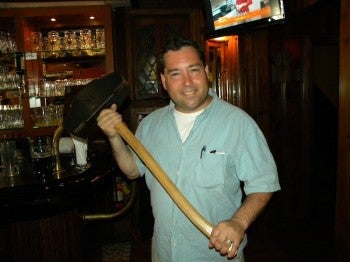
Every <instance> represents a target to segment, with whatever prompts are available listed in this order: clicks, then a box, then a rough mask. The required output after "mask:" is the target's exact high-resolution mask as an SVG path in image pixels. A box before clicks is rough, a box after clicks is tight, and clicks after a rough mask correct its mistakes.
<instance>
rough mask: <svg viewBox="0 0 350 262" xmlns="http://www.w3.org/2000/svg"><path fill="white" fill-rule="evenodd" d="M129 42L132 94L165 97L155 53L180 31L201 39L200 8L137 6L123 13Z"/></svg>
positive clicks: (183, 34) (129, 69)
mask: <svg viewBox="0 0 350 262" xmlns="http://www.w3.org/2000/svg"><path fill="white" fill-rule="evenodd" d="M126 20H127V23H126V29H127V30H126V36H127V42H128V45H127V46H128V47H129V48H128V54H127V59H128V61H130V63H128V72H127V77H128V81H129V83H130V85H131V86H132V88H133V98H134V99H136V100H138V99H146V98H147V99H149V98H157V97H158V98H159V97H166V96H167V94H166V92H165V91H164V90H163V88H162V87H161V83H160V81H159V76H158V72H157V63H156V57H157V53H158V52H159V50H160V48H161V46H162V45H163V44H164V42H165V41H166V40H167V39H168V38H169V37H170V36H172V35H182V36H184V37H189V38H193V39H195V40H197V41H201V37H200V31H201V27H202V24H203V23H201V22H202V19H201V11H200V9H194V8H193V9H191V8H188V9H186V8H183V9H179V10H169V9H138V10H130V11H129V12H127V16H126Z"/></svg>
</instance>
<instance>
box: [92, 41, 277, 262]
mask: <svg viewBox="0 0 350 262" xmlns="http://www.w3.org/2000/svg"><path fill="white" fill-rule="evenodd" d="M157 65H158V70H159V72H160V75H161V81H162V84H163V87H164V88H165V89H166V90H167V91H168V93H169V96H170V98H171V102H170V104H169V105H168V106H166V107H164V108H161V109H159V110H156V111H154V112H152V113H151V114H150V115H148V116H147V117H146V118H144V119H143V120H142V122H141V123H140V125H139V127H138V129H137V131H136V136H137V137H138V138H139V139H140V141H141V142H142V143H143V145H144V146H145V147H146V148H147V150H148V151H149V152H150V153H151V154H152V156H153V157H154V158H155V160H156V161H157V162H158V163H159V164H160V165H161V166H162V168H163V170H164V171H165V172H166V173H167V175H168V176H169V178H170V179H171V180H172V181H173V182H174V183H175V184H176V186H177V187H178V189H179V190H180V191H181V193H182V194H183V195H184V196H185V197H186V198H187V199H188V200H189V202H190V203H191V204H192V205H193V206H194V208H195V209H197V210H198V212H199V213H200V214H201V215H202V216H203V217H204V218H205V219H207V220H208V221H209V222H211V223H212V224H213V225H215V226H214V228H213V230H212V233H211V235H210V239H209V244H208V239H207V238H206V237H205V236H204V235H203V234H202V233H201V232H200V231H199V230H198V229H197V228H196V227H195V226H194V225H193V224H192V223H191V222H190V221H189V220H188V218H187V217H186V216H185V215H184V214H183V213H182V212H181V210H180V209H179V208H178V207H177V206H176V205H175V204H174V202H173V201H172V200H171V199H170V197H169V196H168V195H167V193H166V191H165V190H164V189H163V188H162V186H161V185H160V184H159V183H158V182H157V181H156V180H155V178H154V177H153V176H152V174H151V173H150V172H149V170H148V169H147V167H146V166H145V165H144V164H143V163H142V162H141V161H140V160H139V159H138V158H137V157H136V156H135V154H133V153H132V152H131V150H129V148H128V147H127V146H126V145H125V144H124V143H123V141H122V139H121V137H120V136H119V135H118V133H117V132H116V131H115V130H114V126H115V125H117V124H118V123H119V122H120V121H122V117H121V115H120V114H118V113H117V112H116V106H115V105H112V106H111V108H109V109H105V110H103V111H102V112H101V113H100V115H99V116H98V118H97V121H98V125H99V126H100V128H101V129H102V130H103V131H104V133H105V134H106V135H107V137H108V138H109V141H110V143H111V146H112V150H113V155H114V158H115V160H116V162H117V163H118V165H119V167H120V169H121V170H122V171H123V172H124V173H125V174H126V175H127V176H128V177H129V178H130V179H134V178H137V177H139V176H140V175H145V176H146V183H147V186H148V188H149V189H150V192H151V205H152V211H153V215H154V219H155V223H154V234H153V238H152V261H157V262H158V261H160V262H166V261H173V262H175V261H178V262H186V261H191V262H192V261H208V262H209V261H210V262H213V261H226V260H227V258H234V261H243V252H242V251H243V248H244V247H245V245H246V243H247V238H246V234H245V232H246V230H247V229H248V227H249V226H250V225H251V224H252V222H253V221H254V220H255V219H256V217H257V216H258V215H259V214H260V213H261V211H262V210H263V209H264V207H265V206H266V205H267V203H268V201H269V200H270V198H271V195H272V192H274V191H277V190H279V189H280V186H279V182H278V177H277V171H276V166H275V163H274V160H273V157H272V155H271V153H270V151H269V148H268V145H267V143H266V140H265V138H264V136H263V134H262V133H261V131H260V129H259V128H258V126H257V125H256V123H255V122H254V121H253V120H252V119H251V118H250V117H249V116H248V115H247V114H246V113H244V112H243V111H242V110H241V109H239V108H237V107H235V106H233V105H231V104H228V103H226V102H224V101H222V100H221V99H219V98H218V97H217V96H216V95H215V93H214V92H213V90H210V88H209V82H208V66H207V65H206V62H205V55H204V52H203V51H202V49H201V48H200V47H199V46H198V44H197V43H195V42H193V41H191V40H186V39H181V38H178V39H172V40H171V41H170V42H168V43H167V45H166V46H165V48H164V49H163V50H162V51H161V52H160V55H159V61H158V64H157ZM241 181H242V182H243V183H244V190H245V193H246V194H247V197H246V198H245V200H244V202H243V204H242V190H241V186H240V183H241Z"/></svg>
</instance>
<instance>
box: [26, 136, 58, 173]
mask: <svg viewBox="0 0 350 262" xmlns="http://www.w3.org/2000/svg"><path fill="white" fill-rule="evenodd" d="M28 142H29V151H30V157H31V159H32V170H33V173H34V174H36V175H42V176H44V175H50V174H52V173H53V168H54V154H53V146H52V139H51V138H50V137H34V138H28Z"/></svg>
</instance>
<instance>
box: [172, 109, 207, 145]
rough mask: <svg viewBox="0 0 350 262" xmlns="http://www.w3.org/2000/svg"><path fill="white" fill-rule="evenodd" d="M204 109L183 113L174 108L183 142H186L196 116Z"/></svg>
mask: <svg viewBox="0 0 350 262" xmlns="http://www.w3.org/2000/svg"><path fill="white" fill-rule="evenodd" d="M203 111H204V109H202V110H199V111H197V112H194V113H182V112H179V111H177V110H174V116H175V120H176V125H177V129H178V130H179V134H180V137H181V141H182V142H184V141H185V140H186V138H187V137H188V135H189V134H190V132H191V130H192V127H193V124H194V121H195V120H196V117H197V116H199V115H200V114H201V113H202V112H203Z"/></svg>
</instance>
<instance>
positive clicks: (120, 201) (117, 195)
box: [114, 176, 124, 210]
mask: <svg viewBox="0 0 350 262" xmlns="http://www.w3.org/2000/svg"><path fill="white" fill-rule="evenodd" d="M114 201H115V207H116V209H117V210H120V209H122V208H123V207H124V192H123V181H122V179H121V177H119V176H117V177H116V179H115V183H114Z"/></svg>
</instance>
